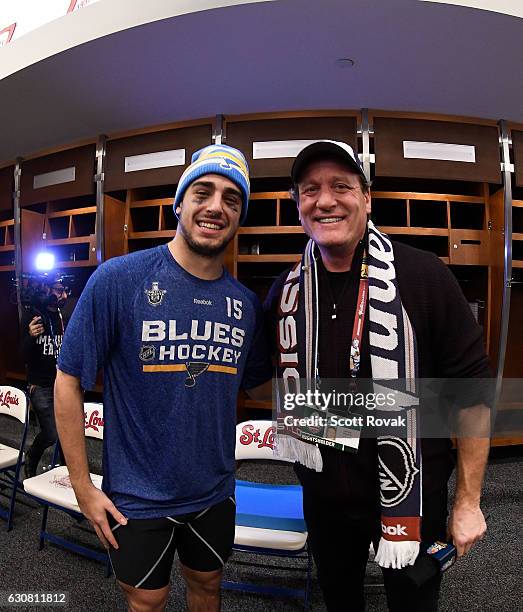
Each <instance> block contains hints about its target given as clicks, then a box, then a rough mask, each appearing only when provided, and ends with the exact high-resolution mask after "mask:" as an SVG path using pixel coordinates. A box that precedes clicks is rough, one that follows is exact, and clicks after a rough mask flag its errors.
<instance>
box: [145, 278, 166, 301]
mask: <svg viewBox="0 0 523 612" xmlns="http://www.w3.org/2000/svg"><path fill="white" fill-rule="evenodd" d="M159 285H160V284H159V283H158V282H156V281H154V282H153V283H152V286H151V288H150V289H145V295H146V296H147V301H148V302H149V304H150V305H151V306H160V304H161V303H162V301H163V296H164V295H165V294H166V293H167V289H160V286H159Z"/></svg>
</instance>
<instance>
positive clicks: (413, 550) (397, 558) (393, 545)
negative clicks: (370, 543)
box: [374, 538, 420, 569]
mask: <svg viewBox="0 0 523 612" xmlns="http://www.w3.org/2000/svg"><path fill="white" fill-rule="evenodd" d="M419 546H420V543H419V542H413V541H405V542H391V541H390V540H385V538H381V539H380V543H379V546H378V552H377V553H376V557H375V558H374V561H376V563H377V564H378V565H379V566H380V567H385V568H392V569H402V568H404V567H407V565H414V561H416V559H417V558H418V555H419Z"/></svg>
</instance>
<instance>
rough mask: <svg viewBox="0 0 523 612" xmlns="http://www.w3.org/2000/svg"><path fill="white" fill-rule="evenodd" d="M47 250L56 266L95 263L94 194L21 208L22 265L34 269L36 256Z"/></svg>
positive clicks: (61, 267)
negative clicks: (53, 258)
mask: <svg viewBox="0 0 523 612" xmlns="http://www.w3.org/2000/svg"><path fill="white" fill-rule="evenodd" d="M44 249H45V250H46V251H48V252H49V253H52V254H53V255H54V256H55V268H57V269H60V270H61V269H66V268H78V267H82V266H95V265H96V201H95V199H94V196H83V197H77V198H65V199H62V200H53V201H50V202H45V203H43V204H37V205H33V206H30V207H27V208H24V209H23V210H22V268H23V271H24V272H32V271H34V269H35V267H34V262H35V257H36V255H37V254H38V252H40V251H42V250H44Z"/></svg>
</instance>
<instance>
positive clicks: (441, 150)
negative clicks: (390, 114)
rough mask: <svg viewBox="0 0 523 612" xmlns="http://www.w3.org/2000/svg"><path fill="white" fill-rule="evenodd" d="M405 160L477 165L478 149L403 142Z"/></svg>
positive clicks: (455, 145) (441, 144)
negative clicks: (432, 160) (431, 160)
mask: <svg viewBox="0 0 523 612" xmlns="http://www.w3.org/2000/svg"><path fill="white" fill-rule="evenodd" d="M403 157H404V158H405V159H437V160H440V161H453V162H466V163H469V164H474V163H476V147H474V146H472V145H460V144H448V143H446V142H417V141H414V140H404V141H403Z"/></svg>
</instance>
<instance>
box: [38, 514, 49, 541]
mask: <svg viewBox="0 0 523 612" xmlns="http://www.w3.org/2000/svg"><path fill="white" fill-rule="evenodd" d="M48 513H49V506H44V510H43V512H42V526H41V527H40V546H39V550H43V548H44V546H45V537H44V534H45V530H46V529H47V514H48Z"/></svg>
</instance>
